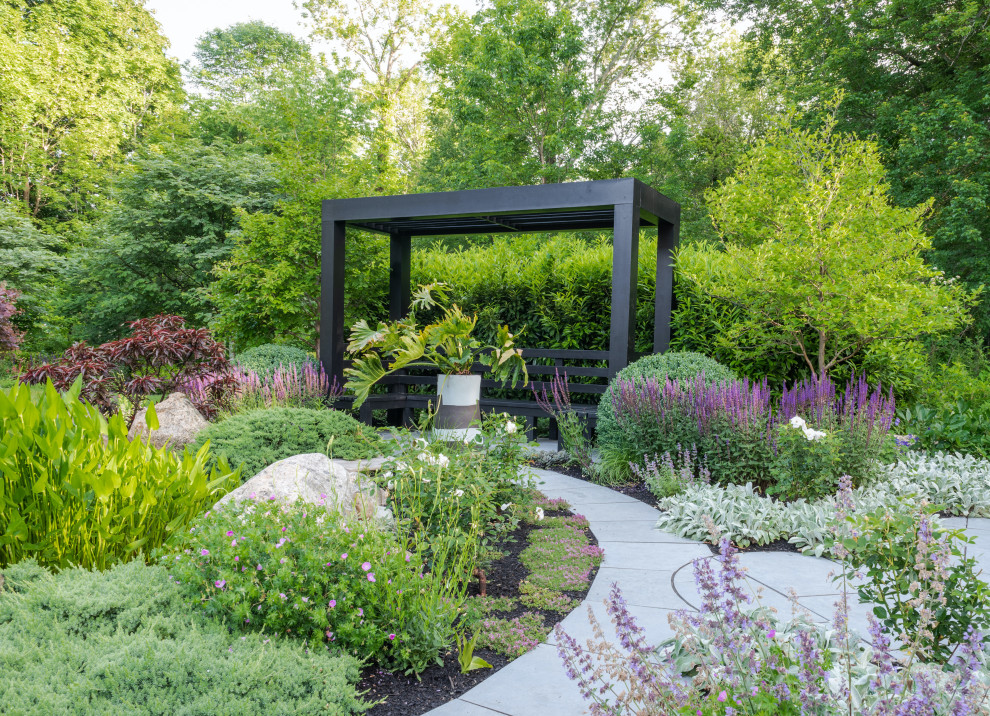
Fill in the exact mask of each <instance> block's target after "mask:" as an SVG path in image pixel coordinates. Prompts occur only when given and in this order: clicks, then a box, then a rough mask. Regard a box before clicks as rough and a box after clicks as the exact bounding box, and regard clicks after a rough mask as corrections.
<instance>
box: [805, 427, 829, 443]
mask: <svg viewBox="0 0 990 716" xmlns="http://www.w3.org/2000/svg"><path fill="white" fill-rule="evenodd" d="M803 432H804V436H805V437H806V438H808V440H820V439H822V438H823V437H825V433H824V432H823V431H821V430H812V429H811V428H804V430H803Z"/></svg>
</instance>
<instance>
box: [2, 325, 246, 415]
mask: <svg viewBox="0 0 990 716" xmlns="http://www.w3.org/2000/svg"><path fill="white" fill-rule="evenodd" d="M128 325H129V326H130V328H131V335H130V336H128V337H126V338H121V339H120V340H117V341H111V342H109V343H104V344H103V345H100V346H88V345H86V343H84V342H83V343H76V344H75V345H73V346H72V347H71V348H69V349H68V350H67V351H65V353H64V354H63V355H62V357H61V358H60V359H59V360H58V361H56V362H53V363H42V364H40V365H37V366H34V367H32V368H29V369H27V370H26V371H24V373H23V374H22V376H21V378H22V380H24V381H25V382H27V383H43V382H45V381H46V380H51V381H52V383H53V384H54V385H55V387H56V388H58V389H59V390H68V389H69V388H70V387H71V386H72V384H73V383H74V382H75V381H76V379H78V378H81V379H82V393H81V396H80V397H82V398H84V399H86V400H88V401H90V402H91V403H93V405H96V406H97V407H99V408H100V410H101V411H102V412H103V413H105V414H107V415H110V414H112V413H115V412H117V411H118V410H120V409H122V408H125V407H126V410H127V414H126V417H127V421H128V425H131V424H132V423H133V422H134V418H135V417H136V416H137V412H138V409H139V408H140V407H141V403H142V402H143V401H144V400H145V399H146V398H147V397H148V396H150V395H154V394H161V395H168V394H169V393H171V392H173V391H175V390H176V389H178V388H180V387H181V386H183V385H185V384H187V383H189V381H191V380H195V379H199V378H204V377H208V381H207V383H205V384H201V386H200V390H199V391H198V392H197V393H196V395H194V396H193V398H191V399H192V402H193V404H194V405H195V406H196V408H197V409H198V410H199V411H200V412H202V413H203V414H204V415H205V416H206V417H207V418H210V417H213V416H214V415H215V414H216V412H217V410H218V409H219V408H221V407H223V405H224V404H225V403H226V402H228V401H229V400H230V398H231V397H232V396H233V394H234V393H235V391H236V389H237V380H236V378H235V377H234V376H233V375H232V372H231V365H230V363H229V361H228V360H227V356H226V352H225V351H224V347H223V345H221V344H220V343H218V342H217V341H216V340H214V339H213V336H212V335H211V334H210V331H209V330H207V329H206V328H188V327H186V322H185V319H183V318H181V317H179V316H169V315H159V316H155V317H153V318H144V319H141V320H138V321H132V322H131V323H129V324H128Z"/></svg>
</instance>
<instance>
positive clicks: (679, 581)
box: [674, 558, 825, 622]
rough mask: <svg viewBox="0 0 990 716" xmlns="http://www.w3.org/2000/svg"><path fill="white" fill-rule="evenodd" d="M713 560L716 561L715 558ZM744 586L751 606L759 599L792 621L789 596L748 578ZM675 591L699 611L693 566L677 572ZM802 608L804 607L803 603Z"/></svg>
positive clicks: (815, 618) (818, 618)
mask: <svg viewBox="0 0 990 716" xmlns="http://www.w3.org/2000/svg"><path fill="white" fill-rule="evenodd" d="M712 559H713V560H714V558H712ZM712 566H713V567H714V568H715V569H716V570H717V569H718V565H717V564H714V565H712ZM744 584H745V586H746V592H747V593H748V594H749V595H750V596H751V597H753V598H754V600H753V602H752V603H751V604H750V606H756V597H758V598H759V603H760V604H761V605H763V606H765V607H770V608H772V609H774V610H776V614H777V616H778V617H779V618H782V619H790V618H791V617H792V616H793V615H794V613H795V612H794V603H793V601H792V600H791V599H790V597H788V596H787V595H785V594H783V593H781V592H778V591H777V590H775V589H770V588H769V587H766V586H764V585H762V584H760V583H759V582H757V581H755V580H753V579H750V578H747V579H746V581H745V583H744ZM674 589H675V590H676V591H677V594H678V596H679V597H680V598H681V599H683V600H684V601H685V602H687V603H688V604H689V605H690V606H691V608H693V609H697V608H698V607H700V606H701V601H702V599H701V594H700V593H699V591H698V588H697V586H696V585H695V583H694V569H693V568H692V565H690V564H687V565H684V566H683V567H682V568H681V569H679V570H677V572H676V573H675V574H674ZM802 606H804V605H803V603H802ZM806 608H807V607H806ZM809 610H810V609H809ZM810 611H813V610H810ZM811 617H812V620H813V621H816V622H821V621H825V617H824V616H823V615H821V614H816V613H813V614H811Z"/></svg>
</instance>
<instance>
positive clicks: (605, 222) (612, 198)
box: [320, 179, 680, 421]
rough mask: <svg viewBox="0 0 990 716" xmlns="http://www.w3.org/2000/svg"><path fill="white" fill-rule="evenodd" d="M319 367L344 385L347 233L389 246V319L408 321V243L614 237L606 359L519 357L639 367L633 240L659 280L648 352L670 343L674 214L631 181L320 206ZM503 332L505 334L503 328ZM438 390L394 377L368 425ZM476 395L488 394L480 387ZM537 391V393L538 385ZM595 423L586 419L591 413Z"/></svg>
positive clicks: (573, 371) (572, 354) (674, 208)
mask: <svg viewBox="0 0 990 716" xmlns="http://www.w3.org/2000/svg"><path fill="white" fill-rule="evenodd" d="M322 223H323V237H322V289H321V291H322V292H321V298H320V360H321V362H322V364H323V368H324V370H325V371H326V372H327V375H328V376H331V377H336V378H337V380H338V381H340V382H341V383H343V371H344V367H345V360H344V348H345V346H346V340H345V336H344V253H345V244H346V240H347V229H348V228H355V229H363V230H366V231H372V232H376V233H380V234H386V235H388V236H389V242H390V244H389V246H390V270H389V316H390V318H392V319H393V320H394V319H398V318H401V317H402V316H404V315H405V314H406V313H408V311H409V301H410V296H411V286H410V265H411V261H412V255H411V251H412V249H411V246H412V244H411V239H412V237H414V236H444V235H472V234H493V233H536V232H561V231H584V230H595V229H610V230H612V232H613V253H612V315H611V317H610V319H609V320H610V324H611V325H610V332H609V348H608V350H607V351H584V350H552V349H541V348H523V357H524V358H527V357H532V358H548V359H553V360H554V361H555V363H556V364H557V365H563V361H564V360H567V361H569V362H573V361H601V360H607V361H608V367H607V368H601V367H594V368H582V367H568V368H567V369H566V370H567V372H568V373H569V374H570V375H587V376H597V377H602V378H611V377H612V376H614V375H615V373H616V372H618V371H619V370H621V369H622V368H624V367H625V366H626V365H628V364H629V363H630V362H631V361H632V360H634V359H635V358H636V354H635V349H634V338H635V328H636V288H637V273H638V261H639V238H640V232H641V231H643V230H644V229H646V230H655V231H656V232H657V239H658V240H657V275H656V301H655V309H654V310H655V324H654V331H653V350H654V352H658V353H659V352H663V351H665V350H666V349H667V346H668V345H669V343H670V312H671V308H672V297H673V266H672V252H673V250H674V248H675V247H676V245H677V241H678V232H679V224H680V205H679V204H677V203H676V202H674V201H672V200H671V199H668V198H667V197H665V196H664V195H662V194H661V193H660V192H658V191H656V190H655V189H653V188H652V187H649V186H647V185H646V184H644V183H642V182H641V181H639V180H637V179H609V180H604V181H586V182H573V183H567V184H541V185H537V186H517V187H499V188H494V189H472V190H466V191H451V192H438V193H431V194H406V195H401V196H373V197H364V198H358V199H333V200H326V201H324V202H323V217H322ZM510 328H512V327H511V326H510ZM554 370H555V368H554V367H553V366H531V367H530V374H531V375H532V376H533V377H534V380H535V379H536V376H539V375H548V374H549V375H553V373H554ZM430 382H432V383H433V384H435V383H436V376H408V375H395V376H390V377H389V378H387V379H385V380H383V383H386V384H389V385H391V386H392V387H391V388H390V392H389V393H388V394H386V395H377V396H371V399H369V400H368V401H367V402H366V403H365V404H364V406H362V418H363V419H365V420H368V421H370V419H371V410H372V409H373V408H387V409H389V410H390V411H392V412H390V417H394V418H395V419H402V415H400V412H401V414H403V415H407V414H408V413H407V411H408V409H409V408H413V407H425V405H426V402H427V400H428V399H429V398H428V397H427V396H417V395H412V394H409V393H408V392H407V390H406V387H407V386H408V385H414V384H429V383H430ZM482 385H483V387H493V386H494V383H492V382H490V381H486V382H485V383H483V384H482ZM537 387H539V384H538V383H537ZM572 390H575V391H576V392H590V393H600V392H602V391H603V390H604V386H595V385H580V386H572ZM482 408H483V409H485V410H489V409H501V410H505V411H507V412H510V413H512V414H516V415H524V416H527V417H529V418H530V420H531V419H532V416H536V415H543V411H541V410H540V409H539V407H538V406H537V405H536V404H535V402H533V401H506V400H489V399H485V398H484V397H483V399H482ZM589 412H591V413H593V410H591V411H589Z"/></svg>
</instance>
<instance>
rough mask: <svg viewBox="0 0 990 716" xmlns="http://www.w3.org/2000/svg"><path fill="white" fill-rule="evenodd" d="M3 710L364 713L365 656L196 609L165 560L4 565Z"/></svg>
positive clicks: (0, 614) (0, 632)
mask: <svg viewBox="0 0 990 716" xmlns="http://www.w3.org/2000/svg"><path fill="white" fill-rule="evenodd" d="M0 578H2V579H0V585H3V586H0V704H3V706H2V708H3V709H4V710H3V713H9V714H24V715H25V716H35V715H37V716H49V714H65V715H66V716H73V715H76V714H78V715H80V716H82V715H89V714H100V715H101V716H103V715H105V714H109V715H111V716H118V715H120V716H123V715H124V714H127V715H128V716H133V715H134V714H137V715H139V716H140V715H142V714H165V713H171V714H188V715H189V716H193V715H202V716H218V715H219V716H228V715H229V716H234V715H235V714H236V715H237V716H240V715H241V714H246V715H248V716H250V715H252V714H257V715H258V716H261V714H299V715H302V714H315V713H320V714H330V715H332V716H347V715H349V714H355V713H363V712H364V711H365V707H364V705H363V703H362V701H361V699H360V697H359V695H358V693H357V688H356V682H357V681H358V679H359V678H360V672H359V662H358V660H357V659H355V658H353V657H351V656H347V655H343V654H332V653H330V652H329V651H327V650H324V649H311V650H307V649H306V648H305V644H304V643H302V642H301V641H298V640H295V639H290V638H288V637H284V636H282V637H278V636H276V635H273V634H264V633H256V634H255V633H249V632H244V633H241V632H237V633H232V632H231V630H230V628H228V626H227V625H226V624H223V623H220V622H218V621H214V620H211V619H208V618H206V617H204V616H203V615H202V614H200V613H199V612H197V611H195V610H191V609H190V607H189V606H188V604H186V602H185V598H184V595H183V592H182V588H181V587H179V586H177V585H176V584H175V582H174V579H172V578H170V577H169V575H168V572H167V570H166V569H164V568H163V567H158V566H150V567H149V566H147V565H145V564H144V563H142V562H140V561H135V562H130V563H128V564H125V565H118V566H116V567H114V568H113V569H110V570H108V571H106V572H99V571H92V572H91V571H87V570H85V569H81V568H74V569H67V570H64V571H62V572H60V573H58V574H54V575H53V574H52V573H50V572H48V571H47V570H45V569H43V568H41V567H39V566H38V564H37V563H35V562H34V561H31V560H28V561H24V562H20V563H19V564H17V565H15V566H13V567H9V568H8V569H6V570H5V571H3V572H2V573H0Z"/></svg>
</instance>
